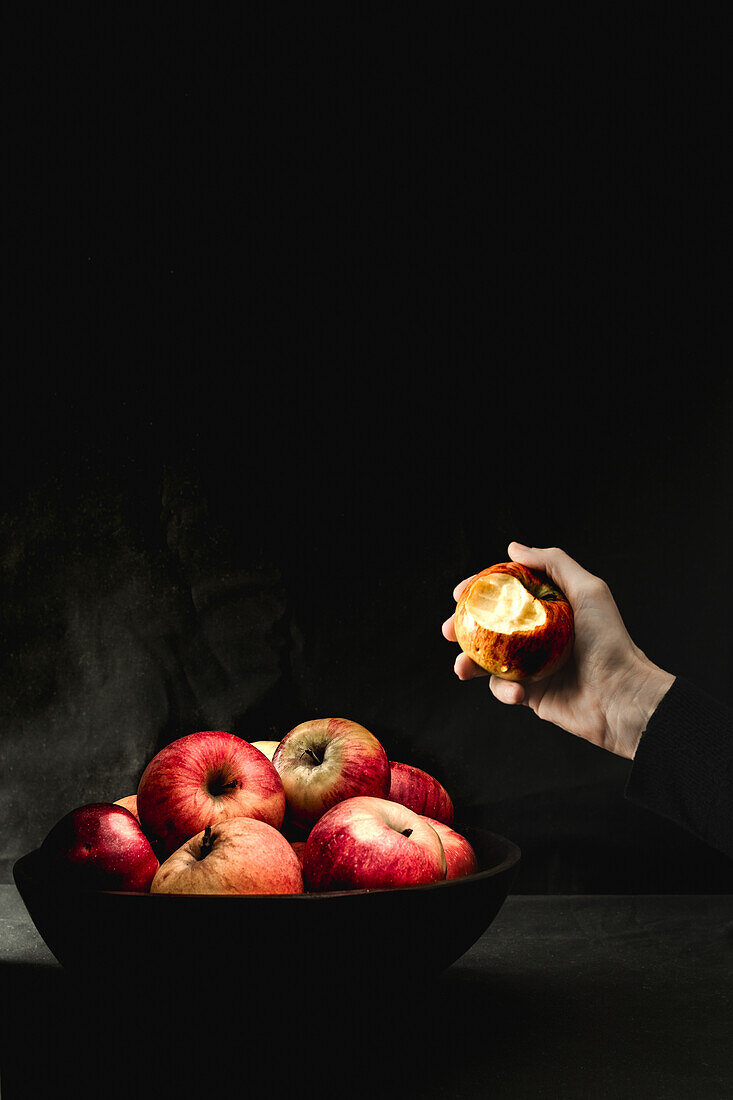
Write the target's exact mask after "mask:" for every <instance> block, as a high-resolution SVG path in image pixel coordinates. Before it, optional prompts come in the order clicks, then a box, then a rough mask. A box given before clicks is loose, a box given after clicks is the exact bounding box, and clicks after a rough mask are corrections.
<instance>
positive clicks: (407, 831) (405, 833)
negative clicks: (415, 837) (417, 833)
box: [402, 829, 412, 836]
mask: <svg viewBox="0 0 733 1100" xmlns="http://www.w3.org/2000/svg"><path fill="white" fill-rule="evenodd" d="M402 835H403V836H412V829H403V830H402Z"/></svg>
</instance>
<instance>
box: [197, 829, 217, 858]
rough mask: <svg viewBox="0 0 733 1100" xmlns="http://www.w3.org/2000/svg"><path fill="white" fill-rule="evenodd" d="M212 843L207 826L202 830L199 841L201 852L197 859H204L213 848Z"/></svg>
mask: <svg viewBox="0 0 733 1100" xmlns="http://www.w3.org/2000/svg"><path fill="white" fill-rule="evenodd" d="M213 843H214V842H213V841H212V839H211V825H207V826H206V828H205V829H204V835H203V837H202V839H201V851H200V852H199V859H205V858H206V856H208V854H209V852H210V851H211V849H212V847H213Z"/></svg>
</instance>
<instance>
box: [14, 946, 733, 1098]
mask: <svg viewBox="0 0 733 1100" xmlns="http://www.w3.org/2000/svg"><path fill="white" fill-rule="evenodd" d="M0 981H2V988H3V1003H4V1006H5V1007H4V1013H5V1017H6V1018H5V1019H3V1021H2V1024H3V1026H2V1040H1V1042H2V1063H1V1065H2V1100H21V1098H22V1100H31V1098H32V1100H44V1098H45V1097H49V1098H50V1097H54V1098H55V1097H56V1096H57V1095H60V1094H61V1093H62V1092H63V1091H64V1090H67V1089H68V1090H69V1092H70V1095H73V1096H74V1097H75V1100H86V1098H87V1097H95V1098H101V1097H105V1098H117V1097H125V1100H129V1098H130V1096H134V1097H135V1098H136V1100H137V1098H138V1097H140V1098H148V1097H149V1098H153V1097H155V1098H156V1100H164V1098H166V1097H169V1096H170V1097H176V1098H179V1097H180V1098H182V1097H187V1096H200V1095H201V1094H202V1090H206V1091H205V1094H206V1095H213V1094H216V1093H219V1094H226V1095H231V1096H244V1095H248V1094H249V1093H250V1092H255V1093H256V1094H257V1095H267V1096H268V1097H271V1098H279V1097H292V1096H294V1095H303V1094H304V1093H305V1094H306V1095H309V1096H310V1095H314V1096H318V1097H319V1100H320V1098H323V1100H328V1098H330V1097H336V1096H344V1095H347V1096H349V1097H358V1098H361V1097H364V1098H366V1097H380V1098H383V1097H386V1098H391V1097H394V1098H395V1100H396V1098H398V1097H399V1098H400V1100H412V1098H413V1097H414V1098H417V1097H420V1098H421V1100H425V1098H436V1100H437V1098H450V1100H454V1098H456V1097H461V1098H463V1097H474V1096H475V1097H485V1096H486V1095H488V1094H489V1092H488V1091H487V1090H493V1094H494V1095H499V1096H502V1097H524V1096H527V1097H542V1096H547V1097H556V1096H559V1095H562V1096H563V1100H566V1098H574V1097H578V1098H580V1097H587V1096H590V1095H592V1096H593V1097H594V1098H605V1097H608V1098H611V1100H618V1097H619V1096H621V1095H645V1096H649V1097H657V1096H664V1095H674V1096H675V1098H676V1100H678V1098H679V1100H682V1098H684V1097H687V1096H690V1097H693V1096H697V1097H699V1096H701V1095H704V1096H705V1097H706V1100H712V1098H714V1097H718V1096H720V1097H723V1096H725V1095H726V1092H725V1091H724V1089H725V1088H726V1087H727V1088H730V1082H731V1078H730V1076H725V1080H724V1079H723V1074H724V1073H725V1067H720V1066H719V1065H718V1066H716V1064H715V1058H716V1052H717V1054H718V1057H719V1051H720V1050H721V1049H723V1046H724V1045H725V1043H724V1037H723V1035H722V1033H721V1035H718V1036H716V1035H712V1036H711V1035H708V1037H707V1045H708V1048H709V1049H706V1045H705V1042H703V1043H702V1045H701V1042H700V1036H699V1035H698V1034H697V1033H696V1031H695V1030H694V1006H693V1009H692V1011H693V1016H692V1017H690V1015H689V1011H690V1006H689V1005H685V1004H684V1003H682V1000H683V999H681V998H680V997H677V998H675V996H674V991H673V988H672V986H670V987H669V989H668V990H667V994H668V995H665V992H664V981H663V980H662V981H661V982H657V983H656V985H655V984H654V983H652V984H651V986H650V987H648V988H644V986H643V985H640V987H639V988H634V987H633V986H630V984H629V981H628V976H627V978H626V979H624V978H623V977H617V976H615V975H614V973H613V970H612V967H610V966H609V969H608V970H606V971H602V972H601V973H599V972H598V971H597V970H596V971H595V972H593V973H587V974H585V975H584V974H582V973H579V972H578V971H576V972H574V973H572V974H568V976H567V978H565V977H560V976H558V975H557V973H553V974H552V975H551V976H547V975H544V976H543V975H542V974H538V973H537V972H536V971H533V970H532V969H531V968H528V969H527V970H526V971H521V970H519V972H517V970H516V969H513V970H512V973H511V974H509V973H502V972H501V971H500V970H499V971H496V972H492V970H491V968H490V967H489V968H482V969H481V972H480V973H476V971H475V970H473V971H472V970H471V969H470V968H465V969H464V968H462V966H461V964H460V962H459V963H458V964H456V965H455V966H454V967H452V968H451V969H450V970H449V971H447V972H446V973H445V974H443V975H442V976H441V977H440V978H438V979H437V980H435V981H433V982H431V983H428V984H426V985H425V986H424V987H415V986H412V987H410V988H400V987H399V986H395V987H389V988H382V989H379V990H368V989H367V988H365V987H360V988H350V989H345V990H339V991H334V992H332V993H330V994H323V993H320V994H319V992H318V991H315V990H313V989H310V988H305V987H301V986H299V985H298V979H297V967H296V966H294V976H293V984H292V986H291V987H290V988H288V989H280V990H274V991H271V994H266V995H262V994H259V995H257V996H256V997H255V996H254V995H253V994H252V991H251V990H250V989H248V985H247V980H246V976H245V975H242V974H238V973H236V972H229V971H227V969H226V960H222V966H221V970H220V973H219V975H218V976H217V979H216V982H215V983H214V984H213V985H212V987H211V988H209V989H202V988H196V989H193V988H188V987H187V986H186V983H185V981H183V982H182V983H181V985H180V987H179V988H177V989H161V988H159V987H158V986H157V985H156V978H155V975H154V974H151V975H150V984H149V987H147V988H138V989H110V988H104V987H96V988H95V987H94V986H92V985H89V984H85V985H82V984H80V983H79V982H77V981H76V980H73V979H71V978H70V977H69V976H68V975H67V974H66V973H64V972H63V971H60V970H59V969H58V968H55V969H54V968H50V967H49V968H38V967H32V966H31V967H28V966H14V967H10V966H6V967H4V968H3V969H2V970H1V971H0ZM723 1026H724V1018H721V1028H723ZM730 1068H731V1067H730V1065H729V1066H728V1067H727V1070H728V1073H730ZM688 1086H689V1091H686V1090H687V1088H688ZM665 1090H666V1091H665Z"/></svg>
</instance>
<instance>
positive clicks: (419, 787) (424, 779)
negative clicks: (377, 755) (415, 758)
mask: <svg viewBox="0 0 733 1100" xmlns="http://www.w3.org/2000/svg"><path fill="white" fill-rule="evenodd" d="M389 768H390V774H391V782H390V787H389V798H390V800H391V801H392V802H399V803H400V804H401V805H402V806H407V807H408V809H410V810H414V811H415V813H416V814H422V815H423V816H425V817H435V818H437V819H438V821H444V822H445V824H446V825H450V824H451V822H452V821H453V817H454V809H453V802H452V800H451V796H450V795H449V794H448V792H447V790H446V789H445V787H444V786H443V784H442V783H440V782H439V781H438V780H437V779H436V778H435V777H434V776H432V775H430V773H429V772H426V771H423V769H422V768H417V767H415V765H414V764H402V763H400V762H399V761H398V760H390V762H389Z"/></svg>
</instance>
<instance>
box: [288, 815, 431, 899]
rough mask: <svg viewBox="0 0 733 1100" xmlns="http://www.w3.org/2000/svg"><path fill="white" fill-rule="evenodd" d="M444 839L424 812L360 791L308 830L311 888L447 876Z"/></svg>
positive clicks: (306, 863)
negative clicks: (428, 820) (430, 823)
mask: <svg viewBox="0 0 733 1100" xmlns="http://www.w3.org/2000/svg"><path fill="white" fill-rule="evenodd" d="M445 874H446V859H445V853H444V851H443V844H442V842H441V839H440V837H439V836H438V834H437V832H436V831H435V829H433V828H432V827H431V826H430V825H429V824H428V823H427V821H426V820H425V818H424V817H421V816H420V814H416V813H415V812H414V811H413V810H410V809H408V808H407V806H400V804H399V803H397V802H390V801H389V799H386V798H375V797H374V796H370V795H357V796H355V797H353V798H348V799H346V800H345V801H343V802H339V803H337V804H336V805H335V806H332V807H331V809H330V810H328V811H327V812H326V813H325V814H324V815H323V817H321V818H320V819H319V820H318V821H317V822H316V824H315V825H314V826H313V828H312V829H311V831H310V833H309V834H308V840H307V841H306V844H305V855H304V857H303V878H304V881H305V884H306V888H307V889H308V890H310V891H313V892H317V891H323V890H375V889H381V888H387V887H392V888H394V887H400V886H417V885H420V884H421V883H426V882H440V881H441V880H442V879H444V878H445Z"/></svg>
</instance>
